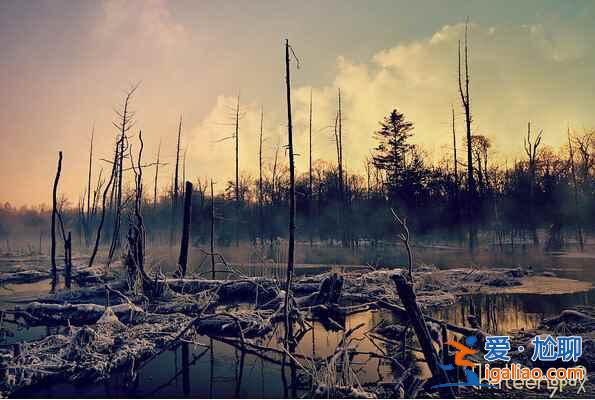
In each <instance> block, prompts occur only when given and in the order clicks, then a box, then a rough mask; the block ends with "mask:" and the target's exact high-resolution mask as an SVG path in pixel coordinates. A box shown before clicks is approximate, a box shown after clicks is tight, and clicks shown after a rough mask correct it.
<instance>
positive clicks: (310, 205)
mask: <svg viewBox="0 0 595 400" xmlns="http://www.w3.org/2000/svg"><path fill="white" fill-rule="evenodd" d="M308 153H309V157H308V213H309V217H310V221H311V220H312V217H313V208H314V202H313V201H312V197H313V193H314V192H313V186H312V89H310V107H309V110H308ZM308 231H309V235H310V246H312V244H313V239H312V228H311V227H310V228H309V229H308Z"/></svg>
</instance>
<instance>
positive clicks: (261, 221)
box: [258, 106, 264, 245]
mask: <svg viewBox="0 0 595 400" xmlns="http://www.w3.org/2000/svg"><path fill="white" fill-rule="evenodd" d="M263 121H264V109H263V107H262V106H261V107H260V132H259V135H258V227H259V229H258V230H259V232H258V234H259V236H260V244H261V245H264V210H263V200H264V199H263V187H262V184H263V182H262V144H263V138H262V131H263V129H262V126H263Z"/></svg>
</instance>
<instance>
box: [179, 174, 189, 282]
mask: <svg viewBox="0 0 595 400" xmlns="http://www.w3.org/2000/svg"><path fill="white" fill-rule="evenodd" d="M191 217H192V182H190V181H187V182H186V188H185V190H184V220H183V223H182V241H181V243H180V257H179V258H178V265H179V266H180V273H181V275H182V278H183V277H185V276H186V269H187V267H188V243H189V241H190V220H191Z"/></svg>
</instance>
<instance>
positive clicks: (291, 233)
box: [285, 39, 295, 341]
mask: <svg viewBox="0 0 595 400" xmlns="http://www.w3.org/2000/svg"><path fill="white" fill-rule="evenodd" d="M285 84H286V86H287V148H288V152H289V244H288V247H287V281H286V285H285V287H286V289H285V290H286V291H285V338H286V340H287V341H289V338H290V337H291V336H292V335H290V329H291V322H290V317H289V313H290V301H291V299H292V297H291V282H292V279H293V267H294V265H293V261H294V246H295V166H294V163H293V125H292V122H291V78H290V74H289V41H288V40H287V39H286V40H285Z"/></svg>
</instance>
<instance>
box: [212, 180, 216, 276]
mask: <svg viewBox="0 0 595 400" xmlns="http://www.w3.org/2000/svg"><path fill="white" fill-rule="evenodd" d="M211 279H215V194H214V191H213V180H212V179H211Z"/></svg>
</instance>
